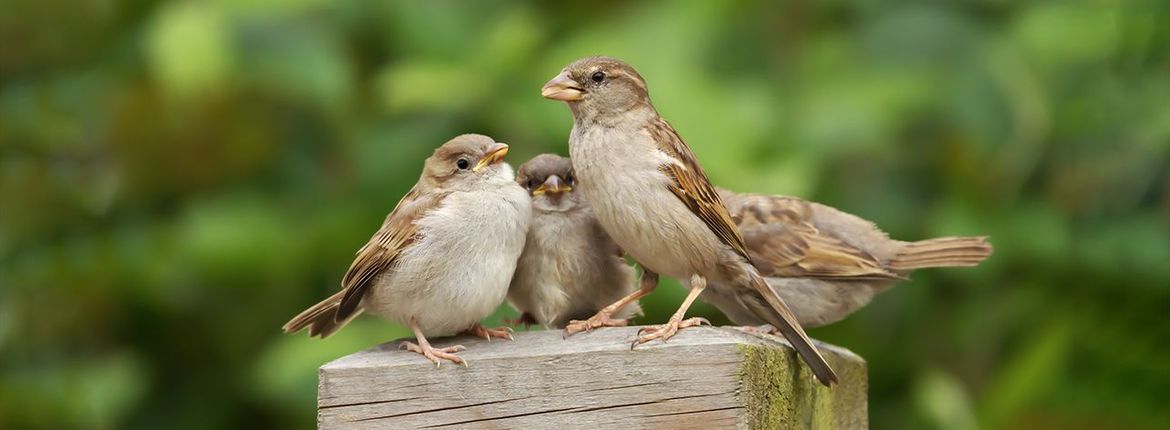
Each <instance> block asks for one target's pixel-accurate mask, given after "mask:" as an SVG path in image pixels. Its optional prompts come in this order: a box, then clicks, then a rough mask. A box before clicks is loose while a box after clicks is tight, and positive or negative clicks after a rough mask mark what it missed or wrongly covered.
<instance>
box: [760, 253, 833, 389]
mask: <svg viewBox="0 0 1170 430" xmlns="http://www.w3.org/2000/svg"><path fill="white" fill-rule="evenodd" d="M747 272H748V274H749V275H750V276H751V284H752V289H754V290H756V291H757V292H758V293H759V294H760V295H761V296H763V298H764V300H765V301H766V303H760V302H759V301H758V297H748V298H745V299H744V304H745V305H748V306H747V307H748V308H749V309H751V310H752V312H753V313H755V314H756V316H758V317H760V319H762V320H764V321H767V322H768V324H771V325H772V326H773V327H776V328H777V329H779V330H780V332H781V333H783V334H784V338H785V339H788V343H791V344H792V347H793V348H795V349H796V352H797V353H799V354H800V356H801V358H803V359H804V362H805V363H807V364H808V367H809V369H812V373H813V375H816V377H817V380H819V381H821V383H822V384H825V385H826V386H830V387H831V386H833V384H835V383H837V374H836V372H833V368H832V367H831V366H829V363H828V362H826V361H825V357H823V356H821V353H820V351H818V350H817V348H816V346H814V345H813V344H812V339H809V337H808V335H807V334H805V333H804V329H803V328H801V326H800V323H799V322H797V320H796V315H793V313H792V310H791V309H788V305H786V304H784V300H783V299H781V298H780V296H778V295H776V292H775V291H772V289H771V288H770V287H768V283H767V282H766V281H765V280H764V277H763V276H760V274H759V272H757V271H756V269H755V268H754V267H751V265H748V271H747Z"/></svg>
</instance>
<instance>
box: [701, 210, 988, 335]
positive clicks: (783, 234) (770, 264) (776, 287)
mask: <svg viewBox="0 0 1170 430" xmlns="http://www.w3.org/2000/svg"><path fill="white" fill-rule="evenodd" d="M718 190H719V194H720V195H721V196H722V197H723V201H724V202H725V203H726V204H727V209H728V211H730V213H731V216H732V219H734V220H735V222H736V225H737V226H738V227H739V231H740V232H741V233H742V234H743V238H744V242H745V244H746V245H747V250H748V254H749V255H750V256H751V258H752V261H753V262H754V263H755V266H756V268H758V269H759V271H760V273H761V274H763V275H764V276H765V277H766V279H767V281H768V285H769V286H771V287H772V290H773V291H775V292H776V294H777V295H779V296H780V297H781V298H783V299H784V302H785V303H787V304H788V306H789V308H790V309H792V313H793V314H796V319H797V320H798V321H799V322H800V324H801V325H802V326H804V327H806V328H807V327H818V326H822V325H826V324H831V323H834V322H837V321H840V320H841V319H843V318H845V317H846V316H848V315H849V314H851V313H853V312H854V311H856V310H858V309H860V308H861V307H863V306H865V305H866V304H868V303H869V301H870V300H871V299H873V296H874V295H875V294H877V293H880V292H882V291H885V290H887V289H889V288H890V287H892V286H893V285H894V284H896V283H898V282H900V281H903V280H906V277H907V276H909V275H910V272H912V271H914V270H916V269H924V268H929V267H969V266H975V265H977V264H979V263H980V262H981V261H983V260H984V259H986V258H987V257H988V256H990V255H991V249H992V248H991V244H990V243H988V242H987V238H986V237H940V238H935V239H928V240H922V241H918V242H902V241H898V240H893V239H890V238H889V236H887V235H886V234H885V233H884V232H882V231H881V230H879V229H878V228H877V226H875V225H874V224H873V223H871V222H869V221H866V220H864V219H862V218H860V217H857V216H855V215H851V214H848V213H845V212H842V211H840V210H837V209H835V208H832V207H829V206H825V205H822V204H819V203H815V202H809V201H805V200H801V199H798V198H795V197H786V196H771V195H759V194H737V193H735V192H733V191H730V190H725V189H718ZM735 294H736V290H735V289H731V288H723V286H722V285H719V284H716V283H712V284H711V285H710V286H708V288H707V289H706V290H705V291H704V292H703V296H702V297H703V299H704V300H706V301H707V302H709V303H711V304H713V305H715V307H717V308H719V309H720V310H721V311H723V313H724V314H726V315H727V317H728V318H730V319H731V320H732V321H733V322H735V323H736V324H741V325H750V326H755V325H761V324H764V323H765V321H764V320H762V319H761V318H759V317H757V316H756V315H755V314H754V313H752V312H751V311H750V310H749V309H747V308H745V307H743V306H741V305H740V304H739V302H738V301H737V300H736V299H735ZM763 330H764V331H770V329H768V328H765V329H763Z"/></svg>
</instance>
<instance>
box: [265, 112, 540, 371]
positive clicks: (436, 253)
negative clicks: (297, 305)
mask: <svg viewBox="0 0 1170 430" xmlns="http://www.w3.org/2000/svg"><path fill="white" fill-rule="evenodd" d="M507 153H508V145H505V144H503V143H497V142H495V141H494V140H492V138H490V137H487V136H482V135H477V134H465V135H461V136H458V137H455V138H454V139H451V140H450V141H448V142H447V143H445V144H443V146H440V147H439V148H438V149H436V150H435V153H434V154H433V155H431V157H430V158H427V160H426V163H425V164H424V167H423V172H422V175H421V177H420V178H419V180H418V183H416V184H415V185H414V188H412V189H411V190H410V192H408V193H407V194H406V196H405V197H403V198H402V201H400V202H398V206H396V207H395V208H394V211H393V212H390V215H388V216H387V217H386V221H385V222H383V223H382V228H380V229H378V232H377V233H374V236H373V237H372V238H370V241H369V242H368V243H366V245H365V246H363V247H362V248H361V250H359V251H358V252H357V258H356V259H355V260H354V262H353V264H352V265H350V267H349V271H347V272H346V273H345V277H344V278H343V279H342V281H341V285H342V290H341V291H340V292H338V293H337V294H334V295H333V296H331V297H329V298H328V299H325V300H324V301H322V302H321V303H318V304H316V305H314V306H313V307H311V308H309V309H308V310H306V311H304V312H301V314H300V315H297V316H296V317H294V318H293V319H292V320H291V321H289V322H288V323H287V324H285V325H284V331H285V333H292V332H296V331H299V330H301V329H304V328H306V327H307V328H308V329H309V335H310V336H320V337H322V338H324V337H327V336H329V335H331V334H333V333H334V332H336V331H337V330H339V329H341V327H342V326H344V325H345V324H346V323H348V322H349V321H350V320H351V319H353V318H354V317H355V316H357V315H358V314H360V313H362V312H369V313H371V314H374V315H378V316H380V317H383V318H385V319H388V320H390V321H394V322H398V323H401V324H404V325H407V326H409V327H410V329H411V330H412V331H414V335H415V337H416V338H417V339H418V343H417V344H415V343H411V342H403V347H405V348H406V349H409V350H411V351H414V352H417V353H419V354H422V355H423V356H425V357H426V358H427V359H429V360H431V361H432V362H434V363H435V364H436V365H439V364H440V360H450V361H452V362H455V363H459V364H466V363H465V362H464V360H463V359H462V358H460V357H459V356H458V355H455V353H456V352H458V351H460V350H463V349H464V348H463V346H460V345H456V346H451V347H447V348H434V347H432V346H431V345H430V343H429V342H427V338H426V336H432V335H436V334H444V333H454V332H456V331H461V330H462V332H463V333H465V334H471V335H475V336H481V337H486V338H488V339H489V340H490V339H491V338H492V337H504V338H511V335H510V334H509V332H508V331H507V330H504V329H488V328H485V327H483V326H482V325H480V323H479V320H480V319H482V318H484V317H486V316H488V315H489V314H491V313H492V311H494V310H495V309H496V308H497V307H498V306H499V305H500V303H503V301H504V297H505V295H506V294H507V292H508V282H509V281H510V280H511V279H512V272H513V271H514V270H515V268H516V259H517V258H519V257H520V252H521V251H522V250H523V249H524V238H525V235H526V234H527V232H528V223H529V220H530V218H531V216H532V214H531V212H532V208H531V204H530V203H529V200H528V195H527V193H525V192H524V189H523V188H520V186H519V185H517V184H516V182H515V179H514V177H513V173H512V168H511V167H510V166H508V164H507V163H504V162H502V160H503V159H504V155H506V154H507Z"/></svg>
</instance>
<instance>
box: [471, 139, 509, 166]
mask: <svg viewBox="0 0 1170 430" xmlns="http://www.w3.org/2000/svg"><path fill="white" fill-rule="evenodd" d="M505 155H508V145H505V144H502V143H497V144H495V145H492V147H491V148H488V152H487V154H484V155H483V158H480V159H479V162H477V163H475V167H474V168H472V169H471V171H473V172H478V171H480V170H483V168H484V167H487V166H490V165H492V164H496V163H498V162H500V160H503V159H504V156H505Z"/></svg>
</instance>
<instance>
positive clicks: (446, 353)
mask: <svg viewBox="0 0 1170 430" xmlns="http://www.w3.org/2000/svg"><path fill="white" fill-rule="evenodd" d="M410 329H411V330H413V331H414V337H415V338H416V339H418V344H414V343H412V342H409V341H403V342H402V344H401V345H400V346H401V348H402V349H405V350H408V351H412V352H417V353H419V354H422V355H423V357H426V358H427V360H431V361H432V362H434V363H435V367H440V366H441V365H442V361H440V360H449V361H451V362H452V363H455V364H462V365H463V366H464V367H466V366H467V361H464V360H463V359H462V358H460V357H459V356H458V355H455V353H456V352H459V351H462V350H465V349H467V348H464V347H463V345H455V346H448V347H446V348H435V347H432V346H431V343H430V342H427V338H426V336H423V333H422V330H421V329H419V328H418V323H416V322H414V319H413V318H411V320H410Z"/></svg>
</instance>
